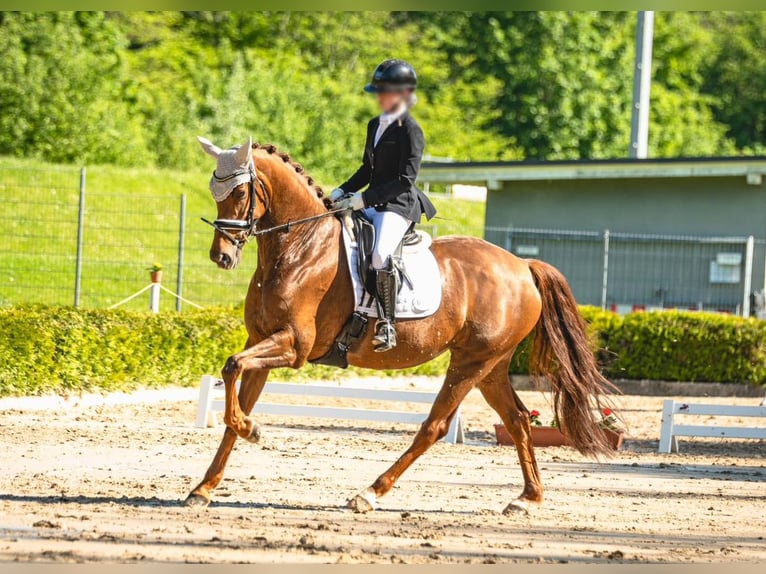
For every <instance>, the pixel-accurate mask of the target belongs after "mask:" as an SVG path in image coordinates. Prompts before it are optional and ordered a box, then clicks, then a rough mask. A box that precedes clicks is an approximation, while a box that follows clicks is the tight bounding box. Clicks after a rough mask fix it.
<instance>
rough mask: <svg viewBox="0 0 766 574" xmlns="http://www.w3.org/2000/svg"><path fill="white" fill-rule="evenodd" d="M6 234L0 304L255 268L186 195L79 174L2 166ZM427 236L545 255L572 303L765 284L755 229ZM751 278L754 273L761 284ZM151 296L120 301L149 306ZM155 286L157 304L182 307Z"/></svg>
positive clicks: (103, 295)
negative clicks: (220, 242) (225, 246)
mask: <svg viewBox="0 0 766 574" xmlns="http://www.w3.org/2000/svg"><path fill="white" fill-rule="evenodd" d="M0 198H1V199H2V210H3V215H4V217H3V219H4V222H5V225H6V229H7V234H6V240H5V241H4V242H3V243H2V244H1V245H0V305H11V304H23V303H44V304H51V305H72V304H79V305H82V306H86V307H102V308H103V307H111V306H114V305H115V304H118V303H120V302H121V301H123V300H124V299H126V298H128V297H129V296H130V295H132V294H134V293H136V292H138V291H140V290H141V289H142V288H144V287H146V286H147V285H148V284H149V281H150V279H149V271H148V268H149V267H150V266H152V265H153V264H154V262H159V263H161V264H162V266H163V278H162V284H163V286H164V287H165V288H167V289H169V290H170V291H173V292H176V293H178V294H179V295H181V296H183V298H184V299H186V300H187V301H190V302H192V303H194V304H197V305H201V306H213V305H237V304H240V303H241V302H242V301H243V300H244V297H245V294H246V291H247V286H248V284H249V282H250V277H251V275H252V273H253V270H254V269H255V264H256V261H255V258H256V250H255V249H254V248H253V247H251V248H249V249H245V250H244V252H243V259H242V262H241V263H240V266H239V267H238V268H237V269H235V270H232V271H221V270H220V269H218V268H217V267H216V266H215V265H214V264H213V263H212V262H211V261H210V260H209V258H208V250H209V248H210V243H211V240H212V230H210V229H209V228H207V227H206V226H203V225H201V224H200V223H199V217H200V216H201V215H207V216H210V213H206V214H202V213H198V212H195V211H194V210H191V211H188V210H186V208H185V199H184V197H183V196H175V197H174V196H167V195H161V194H158V195H151V194H145V195H132V194H114V193H101V192H99V191H98V190H90V189H86V179H85V173H84V170H83V171H82V172H81V171H80V170H47V171H46V170H35V171H33V172H31V171H29V170H22V169H13V168H7V169H2V170H0ZM421 228H422V229H424V230H425V231H427V232H429V233H431V234H432V235H433V236H435V237H436V236H440V235H447V234H462V235H474V236H483V237H485V238H486V239H487V240H488V241H490V242H492V243H495V244H496V245H499V246H501V247H503V248H505V249H506V250H508V251H511V252H512V253H515V254H516V255H519V256H521V257H531V258H536V259H542V260H544V261H547V262H549V263H551V264H552V265H554V266H556V267H557V268H558V269H560V270H561V272H562V273H563V274H564V275H565V276H566V277H567V279H568V281H569V283H570V285H571V286H572V291H573V292H574V294H575V297H576V298H577V300H578V302H580V303H582V304H590V305H598V306H602V307H604V308H610V309H613V310H615V311H618V312H621V313H624V312H628V311H631V310H637V309H659V308H683V309H700V310H713V311H723V312H729V313H738V314H745V315H747V314H750V312H751V310H752V309H751V297H752V295H753V294H754V293H755V292H757V291H760V290H762V289H763V282H764V281H763V277H764V272H765V270H764V260H766V241H764V240H763V239H761V238H752V237H688V236H674V235H642V234H630V233H620V232H614V231H612V232H610V231H608V230H604V231H599V232H594V231H577V230H574V231H573V230H552V229H524V228H481V227H470V228H469V227H466V226H465V224H458V223H456V222H450V221H446V220H440V219H436V220H432V222H430V223H428V224H424V225H422V226H421ZM758 278H760V280H758ZM148 305H149V296H148V295H146V296H140V297H136V298H135V299H132V300H130V301H128V302H126V303H124V305H123V306H124V307H126V308H131V309H146V308H147V307H148ZM189 306H190V305H189V304H186V303H179V302H178V301H177V299H176V298H174V297H172V296H171V295H168V294H167V293H164V294H163V296H162V297H161V304H160V309H161V310H172V309H183V308H188V307H189Z"/></svg>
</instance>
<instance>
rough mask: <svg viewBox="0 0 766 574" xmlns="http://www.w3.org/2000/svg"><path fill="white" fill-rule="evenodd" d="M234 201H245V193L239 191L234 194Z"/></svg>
mask: <svg viewBox="0 0 766 574" xmlns="http://www.w3.org/2000/svg"><path fill="white" fill-rule="evenodd" d="M234 199H245V192H244V191H238V192H236V193H235V194H234Z"/></svg>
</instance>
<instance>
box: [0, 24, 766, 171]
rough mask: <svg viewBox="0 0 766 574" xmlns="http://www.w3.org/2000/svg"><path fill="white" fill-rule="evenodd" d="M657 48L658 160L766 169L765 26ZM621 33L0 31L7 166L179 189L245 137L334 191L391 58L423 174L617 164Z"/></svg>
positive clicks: (683, 27) (498, 28) (574, 27)
mask: <svg viewBox="0 0 766 574" xmlns="http://www.w3.org/2000/svg"><path fill="white" fill-rule="evenodd" d="M655 30H656V37H655V43H654V46H655V54H654V56H655V57H654V78H653V86H652V114H651V122H652V124H651V129H650V136H651V139H650V147H651V153H652V154H654V155H657V156H674V155H687V156H688V155H699V154H750V153H763V151H764V149H766V111H764V110H766V101H765V96H764V94H766V72H764V70H766V50H765V49H764V42H765V38H766V16H765V15H764V14H763V13H755V12H754V13H736V14H735V13H725V12H721V13H658V14H657V19H656V25H655ZM634 32H635V14H633V13H620V12H603V13H596V12H576V13H565V12H483V13H478V12H475V13H472V12H427V13H423V12H420V13H419V12H351V13H335V12H295V13H290V12H246V13H235V12H151V13H148V12H58V13H11V12H2V13H0V52H2V54H3V58H2V59H1V60H0V154H10V155H15V156H25V157H35V158H42V159H45V160H48V161H55V162H78V163H83V162H87V163H113V164H120V165H130V166H142V165H149V164H153V165H157V166H164V167H174V168H179V169H186V168H190V167H194V166H196V165H197V163H198V161H199V150H198V149H196V144H195V142H194V136H195V135H197V134H206V135H208V136H210V137H212V138H213V139H215V140H216V141H218V142H221V143H222V145H233V144H235V143H238V142H240V141H242V140H244V139H245V137H246V136H247V135H250V134H251V135H253V136H254V138H255V139H256V140H258V141H260V142H266V141H273V142H275V143H277V144H279V145H280V146H282V147H284V148H285V149H287V150H288V151H290V152H291V153H292V154H293V155H294V156H295V157H296V158H299V159H300V161H301V162H303V163H305V164H306V166H307V167H309V168H310V169H311V171H312V172H315V174H316V176H317V177H318V178H319V179H320V180H322V181H324V182H325V183H327V184H328V185H334V184H336V183H337V182H338V181H340V180H341V179H343V178H345V177H347V176H348V174H349V172H350V170H352V169H353V168H354V167H355V165H356V163H357V162H358V161H359V151H360V146H361V140H362V137H363V133H364V126H365V124H366V121H367V119H368V118H369V117H370V116H371V115H373V114H374V113H375V110H374V106H373V102H372V101H371V99H370V98H369V97H367V96H365V95H364V94H363V93H361V89H360V88H361V86H362V85H364V83H365V82H366V81H367V80H368V77H369V74H370V72H371V69H372V68H373V66H374V65H375V64H376V63H377V62H378V61H380V60H382V59H383V58H384V57H389V56H392V55H396V56H399V57H404V58H408V59H410V60H412V61H413V63H414V64H415V65H416V67H417V69H418V71H419V75H420V78H421V86H422V88H421V90H420V91H419V94H420V100H421V103H420V104H419V105H418V107H417V108H416V111H415V113H416V115H417V117H418V118H419V119H420V121H421V123H422V124H423V127H424V130H425V132H426V135H427V140H428V147H427V149H426V153H428V154H430V155H433V156H439V157H451V158H453V159H457V160H499V159H520V158H535V159H556V158H600V157H622V156H624V155H625V153H626V149H627V139H628V131H629V119H630V101H631V82H632V68H633V40H634Z"/></svg>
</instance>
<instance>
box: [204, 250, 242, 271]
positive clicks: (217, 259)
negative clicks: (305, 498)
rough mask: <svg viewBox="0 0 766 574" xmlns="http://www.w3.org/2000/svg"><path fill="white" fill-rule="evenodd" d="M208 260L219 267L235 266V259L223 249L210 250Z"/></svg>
mask: <svg viewBox="0 0 766 574" xmlns="http://www.w3.org/2000/svg"><path fill="white" fill-rule="evenodd" d="M210 260H211V261H212V262H213V263H215V264H216V265H218V267H220V268H221V269H234V268H235V267H236V266H237V263H238V261H237V259H235V258H234V257H232V256H231V255H229V254H228V253H225V252H223V251H218V252H215V251H211V252H210Z"/></svg>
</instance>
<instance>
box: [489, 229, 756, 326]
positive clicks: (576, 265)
mask: <svg viewBox="0 0 766 574" xmlns="http://www.w3.org/2000/svg"><path fill="white" fill-rule="evenodd" d="M485 237H486V238H487V239H488V240H490V241H492V242H493V243H495V244H497V245H500V246H502V247H504V248H505V249H507V250H508V251H511V252H513V253H515V254H517V255H519V256H521V257H533V258H537V259H542V260H543V261H547V262H549V263H551V264H552V265H554V266H556V267H557V268H558V269H560V270H561V272H562V273H563V274H564V275H565V276H566V277H567V279H568V281H569V283H570V285H571V287H572V291H573V293H574V295H575V297H576V298H577V300H578V302H580V303H582V304H587V305H597V306H600V307H602V308H605V309H612V310H615V311H618V312H620V313H626V312H629V311H632V310H633V311H634V310H651V309H669V308H672V309H690V310H709V311H719V312H726V313H736V314H739V315H746V316H749V315H750V314H751V311H752V309H751V300H752V297H753V293H754V292H755V291H759V290H762V289H763V282H764V281H763V276H764V269H763V261H764V254H765V253H764V252H765V248H766V241H764V240H763V239H756V238H754V237H691V236H681V235H650V234H637V233H619V232H610V231H609V230H604V231H603V232H592V231H564V230H550V229H520V228H513V229H511V228H487V229H486V230H485ZM758 277H760V281H758V279H757V278H758Z"/></svg>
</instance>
